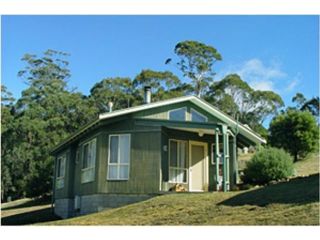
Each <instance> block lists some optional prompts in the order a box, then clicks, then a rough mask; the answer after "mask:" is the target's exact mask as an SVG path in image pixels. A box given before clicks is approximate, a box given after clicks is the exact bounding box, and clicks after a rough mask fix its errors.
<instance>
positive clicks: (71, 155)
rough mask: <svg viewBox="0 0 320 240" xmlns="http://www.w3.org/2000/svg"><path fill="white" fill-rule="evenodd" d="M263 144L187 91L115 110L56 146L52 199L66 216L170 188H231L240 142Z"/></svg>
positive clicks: (195, 190)
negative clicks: (171, 96)
mask: <svg viewBox="0 0 320 240" xmlns="http://www.w3.org/2000/svg"><path fill="white" fill-rule="evenodd" d="M263 143H265V140H264V139H263V138H261V137H260V136H259V135H258V134H257V133H255V132H253V131H252V130H251V129H250V128H248V127H246V126H244V125H242V124H240V123H238V122H237V121H235V120H234V119H232V118H231V117H229V116H228V115H226V114H224V113H223V112H221V111H220V110H218V109H217V108H215V107H213V106H212V105H210V104H208V103H207V102H206V101H204V100H202V99H200V98H198V97H195V96H184V97H179V98H174V99H170V100H165V101H160V102H153V103H151V102H150V90H149V89H148V88H147V89H146V91H145V104H143V105H141V106H137V107H131V108H127V109H123V110H117V111H110V112H108V113H104V114H100V115H99V117H98V118H97V119H96V120H94V121H93V122H91V123H90V124H88V125H86V126H84V127H83V128H82V129H80V130H79V131H77V132H76V133H74V134H73V135H71V136H70V137H69V138H68V139H66V140H65V141H63V142H62V143H61V144H59V145H58V146H57V147H55V149H53V151H52V154H53V155H54V156H55V171H54V184H53V185H54V186H53V187H54V191H53V192H54V196H53V198H54V206H55V213H56V214H57V215H59V216H61V217H63V218H66V217H70V216H75V215H79V214H86V213H90V212H96V211H100V210H102V209H104V208H112V207H118V206H121V205H125V204H128V203H133V202H137V201H141V200H145V199H148V198H150V197H152V196H154V195H157V194H160V193H164V192H168V191H169V190H170V189H171V188H172V187H176V185H177V184H179V187H181V188H183V189H184V190H185V191H188V192H206V191H228V190H230V189H232V187H233V186H234V185H235V184H236V183H237V178H238V176H237V172H238V170H237V147H241V148H242V147H245V146H251V145H259V144H263Z"/></svg>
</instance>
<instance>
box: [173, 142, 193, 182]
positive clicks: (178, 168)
mask: <svg viewBox="0 0 320 240" xmlns="http://www.w3.org/2000/svg"><path fill="white" fill-rule="evenodd" d="M171 142H176V143H177V165H178V163H179V154H180V151H179V150H178V146H179V144H178V143H179V142H184V143H185V144H186V160H185V161H186V162H185V165H186V167H185V168H182V167H171V166H170V165H171V152H170V151H171ZM188 148H189V144H188V141H187V140H179V139H169V151H168V159H169V161H168V163H169V164H168V170H169V173H168V178H169V179H168V182H169V183H179V184H188V183H189V166H188V165H189V149H188ZM171 169H174V170H182V171H185V172H186V181H185V182H184V181H182V182H178V181H172V180H171V177H170V170H171Z"/></svg>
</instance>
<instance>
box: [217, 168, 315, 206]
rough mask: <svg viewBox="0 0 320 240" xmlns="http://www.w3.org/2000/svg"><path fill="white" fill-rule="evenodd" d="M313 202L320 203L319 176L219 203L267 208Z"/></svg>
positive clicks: (250, 192)
mask: <svg viewBox="0 0 320 240" xmlns="http://www.w3.org/2000/svg"><path fill="white" fill-rule="evenodd" d="M313 202H319V174H313V175H311V176H309V177H304V178H294V179H291V180H290V181H289V182H282V183H277V184H274V185H270V186H266V187H263V188H259V189H257V190H251V191H249V192H245V193H242V194H238V195H237V196H235V197H232V198H229V199H227V200H225V201H223V202H221V203H219V205H227V206H242V205H256V206H266V205H268V204H273V203H282V204H306V203H313Z"/></svg>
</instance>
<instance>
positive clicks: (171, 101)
mask: <svg viewBox="0 0 320 240" xmlns="http://www.w3.org/2000/svg"><path fill="white" fill-rule="evenodd" d="M187 101H190V102H192V103H194V104H195V105H197V106H198V107H200V108H202V109H203V110H204V111H206V112H208V113H209V114H212V115H213V116H214V117H216V118H218V119H219V120H221V121H222V122H224V123H226V124H227V125H229V126H230V127H232V128H236V127H238V130H239V133H240V134H242V135H244V136H246V137H248V138H249V139H250V140H251V141H253V142H256V143H266V140H265V139H263V138H262V137H261V136H260V135H258V134H257V133H256V132H254V131H252V130H251V129H250V128H249V127H246V126H244V125H243V124H241V123H239V122H237V121H236V120H235V119H233V118H232V117H230V116H229V115H227V114H225V113H224V112H222V111H220V110H219V109H218V108H216V107H214V106H212V105H211V104H209V103H208V102H206V101H204V100H203V99H201V98H198V97H196V96H183V97H177V98H172V99H168V100H163V101H158V102H152V103H149V104H144V105H140V106H136V107H131V108H126V109H121V110H116V111H113V112H108V113H102V114H100V115H99V117H98V118H97V119H96V120H94V121H92V122H91V123H89V124H88V125H86V126H84V127H83V128H82V129H80V130H78V131H77V132H75V133H74V134H72V135H71V136H70V137H69V138H67V139H66V140H65V141H63V142H62V143H60V144H59V145H58V146H56V147H55V148H54V149H53V150H52V152H55V151H56V150H57V149H59V148H60V147H61V146H62V145H64V144H66V143H68V142H70V141H71V140H73V139H75V138H76V137H77V136H79V135H80V134H81V133H83V132H84V131H86V130H87V129H88V128H90V127H92V126H94V125H96V124H97V123H99V122H100V121H102V120H104V119H110V118H114V117H119V116H122V115H126V114H131V113H135V112H140V111H144V110H148V109H152V108H157V107H162V106H167V105H171V104H176V103H181V102H187Z"/></svg>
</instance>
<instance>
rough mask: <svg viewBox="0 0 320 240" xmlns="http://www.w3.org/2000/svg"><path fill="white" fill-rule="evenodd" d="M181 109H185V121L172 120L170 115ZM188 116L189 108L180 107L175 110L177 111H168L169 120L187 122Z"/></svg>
mask: <svg viewBox="0 0 320 240" xmlns="http://www.w3.org/2000/svg"><path fill="white" fill-rule="evenodd" d="M180 109H184V110H185V111H184V120H174V119H170V113H171V112H173V111H178V110H180ZM187 114H188V108H187V107H180V108H175V109H171V110H169V111H168V120H171V121H187Z"/></svg>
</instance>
